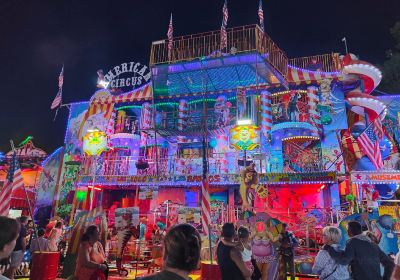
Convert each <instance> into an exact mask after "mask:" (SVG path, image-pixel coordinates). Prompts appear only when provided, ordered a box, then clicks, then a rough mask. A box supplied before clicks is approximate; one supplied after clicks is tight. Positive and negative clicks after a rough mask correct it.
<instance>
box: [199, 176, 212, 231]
mask: <svg viewBox="0 0 400 280" xmlns="http://www.w3.org/2000/svg"><path fill="white" fill-rule="evenodd" d="M201 223H202V225H203V230H204V233H205V234H206V235H207V236H208V235H209V234H210V232H209V230H208V227H209V225H210V223H211V206H210V191H209V185H208V179H207V178H205V179H203V181H202V184H201Z"/></svg>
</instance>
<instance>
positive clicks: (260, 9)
mask: <svg viewBox="0 0 400 280" xmlns="http://www.w3.org/2000/svg"><path fill="white" fill-rule="evenodd" d="M258 18H259V19H260V27H261V30H262V31H263V32H264V11H263V8H262V0H260V4H258Z"/></svg>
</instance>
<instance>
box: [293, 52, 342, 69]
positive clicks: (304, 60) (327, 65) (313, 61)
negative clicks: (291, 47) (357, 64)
mask: <svg viewBox="0 0 400 280" xmlns="http://www.w3.org/2000/svg"><path fill="white" fill-rule="evenodd" d="M289 65H291V66H295V67H298V68H303V69H308V70H311V71H322V72H336V71H339V70H341V69H342V66H341V63H340V59H339V54H338V53H330V54H321V55H314V56H307V57H298V58H291V59H289Z"/></svg>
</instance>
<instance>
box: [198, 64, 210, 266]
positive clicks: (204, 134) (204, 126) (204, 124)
mask: <svg viewBox="0 0 400 280" xmlns="http://www.w3.org/2000/svg"><path fill="white" fill-rule="evenodd" d="M200 63H201V64H200V65H201V68H202V71H201V75H202V77H201V84H202V103H203V118H202V138H203V139H202V157H203V180H202V186H204V184H206V187H207V191H208V192H209V185H208V176H207V175H208V161H207V107H206V99H205V90H204V76H203V73H204V69H203V62H202V61H201V60H200ZM206 90H207V88H206ZM200 197H203V194H201V196H200ZM202 203H203V202H202ZM209 203H210V201H209ZM210 208H211V203H210ZM203 222H204V221H203ZM210 222H211V221H210ZM205 226H206V227H207V228H208V243H209V250H210V251H209V252H210V264H211V265H212V264H213V255H212V243H211V227H210V224H208V225H203V227H205Z"/></svg>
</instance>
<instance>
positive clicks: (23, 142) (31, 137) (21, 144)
mask: <svg viewBox="0 0 400 280" xmlns="http://www.w3.org/2000/svg"><path fill="white" fill-rule="evenodd" d="M32 139H33V136H28V137H26V138H25V140H24V141H22V142H21V143H19V146H20V147H21V146H23V145H25V144H26V143H28V142H29V141H31V140H32Z"/></svg>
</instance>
